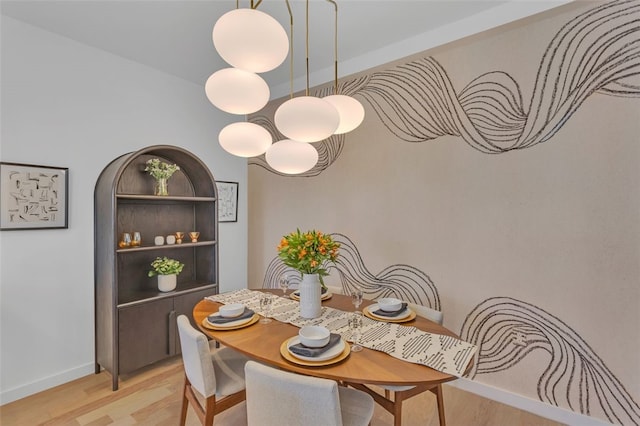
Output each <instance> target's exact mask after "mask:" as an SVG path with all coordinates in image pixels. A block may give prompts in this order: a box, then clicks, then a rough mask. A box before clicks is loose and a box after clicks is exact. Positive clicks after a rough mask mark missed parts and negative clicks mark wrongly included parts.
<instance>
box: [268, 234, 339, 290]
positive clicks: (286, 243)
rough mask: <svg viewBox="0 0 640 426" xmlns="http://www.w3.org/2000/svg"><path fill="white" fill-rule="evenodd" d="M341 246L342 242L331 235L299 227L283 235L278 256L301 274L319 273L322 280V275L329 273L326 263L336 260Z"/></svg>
mask: <svg viewBox="0 0 640 426" xmlns="http://www.w3.org/2000/svg"><path fill="white" fill-rule="evenodd" d="M339 248H340V244H339V243H336V242H335V241H333V239H332V238H331V235H326V234H323V233H322V232H320V231H315V230H313V231H307V232H300V230H299V229H297V230H296V231H295V232H292V233H291V234H289V235H285V236H284V237H282V240H280V244H278V247H277V250H278V257H279V258H280V259H281V260H282V262H284V264H285V265H287V266H290V267H291V268H293V269H295V270H297V271H299V272H300V273H301V274H318V275H320V282H322V277H324V276H327V275H329V274H328V273H327V270H326V264H327V262H335V261H336V259H337V258H338V249H339Z"/></svg>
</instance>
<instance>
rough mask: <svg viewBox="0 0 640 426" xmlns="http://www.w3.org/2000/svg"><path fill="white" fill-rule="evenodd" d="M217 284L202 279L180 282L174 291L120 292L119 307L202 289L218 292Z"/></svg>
mask: <svg viewBox="0 0 640 426" xmlns="http://www.w3.org/2000/svg"><path fill="white" fill-rule="evenodd" d="M217 287H218V286H217V284H215V283H205V282H201V281H192V282H189V283H181V284H179V285H178V286H177V287H176V289H175V290H174V291H169V292H166V293H163V292H161V291H158V290H142V291H135V292H130V293H125V294H122V293H121V294H120V295H119V297H120V300H119V302H118V308H126V307H129V306H135V305H139V304H141V303H148V302H150V301H153V300H159V299H166V298H173V297H176V296H180V295H183V294H188V293H192V292H194V291H200V290H212V291H211V294H213V293H214V292H215V293H217V291H215V290H217Z"/></svg>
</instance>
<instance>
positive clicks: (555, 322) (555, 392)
mask: <svg viewBox="0 0 640 426" xmlns="http://www.w3.org/2000/svg"><path fill="white" fill-rule="evenodd" d="M460 337H461V338H462V339H463V340H465V341H467V342H469V343H473V344H475V345H477V346H478V347H479V350H478V352H477V353H476V360H475V363H474V366H473V369H472V370H471V372H470V373H469V376H470V377H471V378H475V377H476V376H477V375H480V374H491V373H497V372H499V371H505V370H508V369H509V368H511V367H513V366H514V365H516V364H518V363H520V362H523V360H524V358H526V356H527V355H529V354H532V353H533V352H538V351H539V352H542V353H544V354H546V355H548V357H549V361H548V364H547V365H546V367H545V368H544V370H543V371H542V372H541V373H540V377H539V378H538V388H537V393H538V397H539V398H540V400H541V401H543V402H546V403H548V404H552V405H555V406H561V407H568V408H570V409H571V410H573V411H576V412H579V413H581V414H585V415H590V416H602V417H603V418H606V419H608V420H609V421H610V422H613V423H616V424H623V425H624V424H635V425H638V424H640V406H639V405H638V403H637V402H636V401H634V400H633V397H632V396H631V395H630V394H629V392H627V390H626V389H625V387H624V386H623V385H622V383H621V382H620V380H618V379H617V378H616V377H615V376H614V375H613V374H612V373H611V371H609V369H608V368H607V366H606V365H605V364H604V362H603V361H602V360H601V359H600V357H599V356H598V355H597V354H596V353H595V352H594V351H593V349H591V347H590V346H589V345H588V344H587V343H586V342H585V341H584V340H583V339H582V338H581V337H580V336H578V334H577V333H576V332H575V331H574V330H572V329H571V328H570V327H569V326H568V325H567V324H565V323H564V322H562V321H561V320H560V319H559V318H557V317H555V316H553V315H551V314H550V313H548V312H545V311H543V310H542V309H540V308H538V307H536V306H533V305H531V304H529V303H526V302H522V301H520V300H516V299H512V298H508V297H492V298H489V299H487V300H485V301H483V302H482V303H480V304H479V305H478V306H476V307H475V308H474V309H473V310H472V311H471V312H470V313H469V315H467V317H466V319H465V321H464V324H463V325H462V330H461V331H460Z"/></svg>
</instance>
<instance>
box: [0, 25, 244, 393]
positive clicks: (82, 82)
mask: <svg viewBox="0 0 640 426" xmlns="http://www.w3.org/2000/svg"><path fill="white" fill-rule="evenodd" d="M1 24H2V26H1V30H2V33H1V34H2V39H1V40H2V49H1V51H2V69H1V70H2V75H1V78H2V80H1V82H2V86H1V90H2V92H1V95H2V96H1V101H2V103H1V108H2V109H1V125H2V127H1V133H0V135H1V151H0V159H1V160H2V161H5V162H18V163H29V164H40V165H50V166H59V167H68V168H69V179H70V181H69V203H70V204H69V229H65V230H28V231H3V232H1V233H0V250H1V251H0V265H1V270H0V320H1V325H0V377H1V379H0V391H1V399H0V402H1V403H2V404H5V403H7V402H10V401H12V400H15V399H18V398H21V397H23V396H26V395H29V394H31V393H34V392H37V391H40V390H43V389H46V388H48V387H51V386H55V385H57V384H60V383H64V382H66V381H69V380H72V379H75V378H77V377H81V376H84V375H87V374H91V373H92V372H93V368H94V366H93V360H94V331H93V330H94V328H93V327H94V297H93V293H94V292H93V189H94V185H95V182H96V179H97V177H98V175H99V173H100V171H101V170H102V169H103V168H104V166H105V165H106V164H107V163H108V162H109V161H111V160H112V159H113V158H115V157H117V156H119V155H121V154H124V153H127V152H131V151H135V150H137V149H140V148H142V147H145V146H148V145H156V144H170V145H177V146H180V147H183V148H185V149H187V150H189V151H191V152H193V153H194V154H196V155H198V156H199V157H200V158H202V160H203V161H204V162H205V163H206V164H207V165H208V166H209V168H210V169H211V171H212V173H213V174H214V176H215V177H216V179H219V180H226V181H237V182H239V183H240V200H239V214H238V222H237V223H223V224H220V263H221V267H220V282H221V290H222V291H228V290H232V289H237V288H243V287H245V286H246V282H247V272H246V270H247V225H246V223H247V198H246V194H247V191H246V188H247V187H246V184H247V166H246V160H244V159H239V158H237V157H233V156H231V155H229V154H227V153H226V152H224V151H223V150H222V149H221V148H220V147H219V145H218V143H217V134H218V132H219V130H220V129H221V128H222V127H223V126H224V125H226V124H227V123H228V122H230V121H231V119H232V117H231V116H227V115H223V113H220V112H218V111H217V110H216V109H215V108H214V107H213V106H212V105H211V104H210V103H209V102H208V101H207V99H206V97H205V95H204V90H203V86H199V85H195V84H193V83H189V82H186V81H183V80H180V79H178V78H175V77H173V76H169V75H167V74H163V73H160V72H157V71H155V70H153V69H151V68H148V67H145V66H142V65H140V64H138V63H135V62H131V61H128V60H125V59H123V58H120V57H117V56H114V55H111V54H109V53H106V52H103V51H100V50H96V49H93V48H90V47H87V46H85V45H82V44H78V43H76V42H73V41H71V40H69V39H66V38H63V37H59V36H57V35H54V34H51V33H48V32H45V31H42V30H40V29H37V28H35V27H32V26H29V25H26V24H24V23H22V22H20V21H16V20H13V19H11V18H7V17H5V16H3V17H2V21H1Z"/></svg>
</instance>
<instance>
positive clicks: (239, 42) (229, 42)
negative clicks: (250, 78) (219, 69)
mask: <svg viewBox="0 0 640 426" xmlns="http://www.w3.org/2000/svg"><path fill="white" fill-rule="evenodd" d="M213 45H214V46H215V48H216V50H217V51H218V53H219V54H220V56H222V59H224V60H225V61H227V63H229V64H230V65H232V66H234V67H236V68H241V69H243V70H247V71H251V72H256V73H261V72H266V71H271V70H272V69H274V68H276V67H277V66H278V65H280V64H281V63H282V62H284V60H285V59H286V58H287V54H288V53H289V38H288V37H287V33H286V31H285V30H284V28H282V25H280V23H279V22H278V21H276V20H275V19H274V18H273V17H271V16H269V15H267V14H266V13H264V12H260V11H259V10H256V9H235V10H232V11H230V12H227V13H225V14H224V15H222V16H221V17H220V19H218V21H217V22H216V24H215V25H214V27H213Z"/></svg>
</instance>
